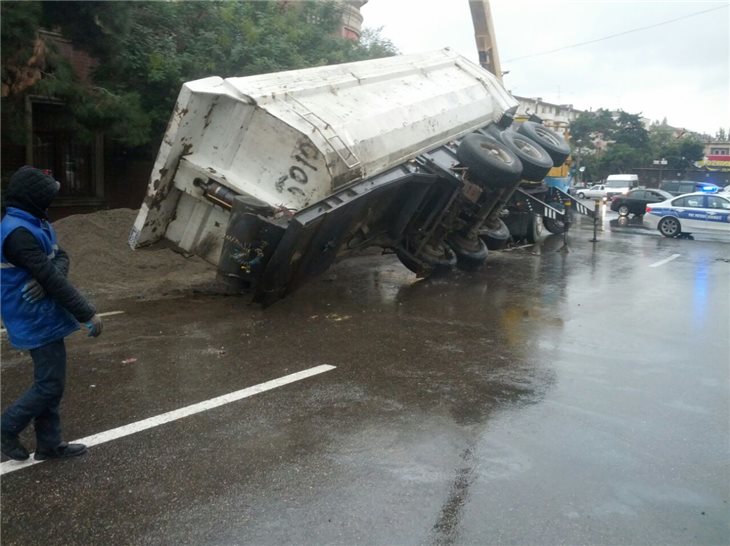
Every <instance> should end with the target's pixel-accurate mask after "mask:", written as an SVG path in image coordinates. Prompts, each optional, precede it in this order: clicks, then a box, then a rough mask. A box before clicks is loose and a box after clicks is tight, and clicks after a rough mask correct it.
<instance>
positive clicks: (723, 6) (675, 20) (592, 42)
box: [504, 4, 729, 63]
mask: <svg viewBox="0 0 730 546" xmlns="http://www.w3.org/2000/svg"><path fill="white" fill-rule="evenodd" d="M728 5H729V4H725V5H722V6H720V7H717V8H710V9H706V10H702V11H696V12H694V13H690V14H687V15H683V16H682V17H677V18H675V19H668V20H667V21H662V22H661V23H655V24H653V25H648V26H645V27H639V28H634V29H631V30H625V31H623V32H619V33H617V34H611V35H609V36H604V37H603V38H596V39H595V40H589V41H587V42H580V43H577V44H571V45H567V46H563V47H559V48H557V49H551V50H549V51H543V52H541V53H530V54H529V55H523V56H521V57H514V58H512V59H507V60H506V61H504V62H505V63H511V62H514V61H521V60H523V59H531V58H532V57H542V56H543V55H550V54H552V53H557V52H558V51H564V50H566V49H572V48H574V47H580V46H584V45H588V44H595V43H596V42H602V41H603V40H610V39H611V38H616V37H618V36H625V35H626V34H631V33H632V32H639V31H641V30H648V29H650V28H656V27H660V26H662V25H668V24H669V23H676V22H677V21H682V20H684V19H689V18H690V17H694V16H696V15H702V14H703V13H709V12H711V11H717V10H719V9H724V8H727V7H728Z"/></svg>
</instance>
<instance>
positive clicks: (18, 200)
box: [4, 166, 61, 218]
mask: <svg viewBox="0 0 730 546" xmlns="http://www.w3.org/2000/svg"><path fill="white" fill-rule="evenodd" d="M60 189H61V184H59V183H58V182H57V181H56V180H54V179H53V177H52V176H49V175H47V174H45V173H44V172H43V171H41V170H39V169H36V168H35V167H28V166H25V167H21V168H20V169H18V170H17V171H15V173H14V174H13V176H11V177H10V182H9V184H8V189H7V190H6V191H5V203H4V206H5V207H15V208H17V209H21V210H24V211H25V212H29V213H30V214H32V215H33V216H36V217H37V218H46V213H47V211H48V207H49V206H50V205H51V202H52V201H53V200H54V199H55V198H56V195H58V190H60Z"/></svg>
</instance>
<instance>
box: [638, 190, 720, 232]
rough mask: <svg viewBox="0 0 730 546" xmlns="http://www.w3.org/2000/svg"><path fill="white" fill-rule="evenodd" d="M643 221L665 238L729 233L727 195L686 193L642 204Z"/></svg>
mask: <svg viewBox="0 0 730 546" xmlns="http://www.w3.org/2000/svg"><path fill="white" fill-rule="evenodd" d="M644 224H645V225H647V226H649V227H650V228H652V229H658V230H659V233H661V234H662V235H664V236H665V237H677V236H678V235H687V234H690V233H699V232H703V233H727V234H730V196H727V195H725V194H707V193H701V192H699V193H689V194H687V195H680V196H679V197H672V198H671V199H667V200H666V201H662V202H661V203H651V204H649V205H647V206H646V213H645V214H644Z"/></svg>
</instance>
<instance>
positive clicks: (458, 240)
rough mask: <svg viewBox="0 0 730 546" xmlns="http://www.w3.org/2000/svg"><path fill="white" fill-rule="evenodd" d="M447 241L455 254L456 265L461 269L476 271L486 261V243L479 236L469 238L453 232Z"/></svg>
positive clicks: (487, 252) (487, 253)
mask: <svg viewBox="0 0 730 546" xmlns="http://www.w3.org/2000/svg"><path fill="white" fill-rule="evenodd" d="M448 243H449V246H450V247H451V249H452V250H453V251H454V254H456V267H457V268H459V269H461V270H462V271H476V270H477V269H480V268H481V267H482V266H483V265H484V263H485V262H486V261H487V256H488V255H489V251H488V250H487V245H486V244H485V243H484V241H482V240H481V239H480V238H479V237H477V238H476V240H471V239H465V238H464V237H462V236H461V235H458V234H453V235H451V236H450V237H449V238H448Z"/></svg>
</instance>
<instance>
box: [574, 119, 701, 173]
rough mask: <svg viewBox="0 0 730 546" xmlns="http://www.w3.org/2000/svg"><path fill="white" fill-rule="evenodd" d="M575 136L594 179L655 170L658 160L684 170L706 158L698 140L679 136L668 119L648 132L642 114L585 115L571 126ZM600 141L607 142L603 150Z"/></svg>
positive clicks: (584, 161) (583, 161)
mask: <svg viewBox="0 0 730 546" xmlns="http://www.w3.org/2000/svg"><path fill="white" fill-rule="evenodd" d="M571 137H572V142H573V146H575V147H576V148H578V150H577V155H579V156H580V159H581V163H582V164H583V165H584V166H585V167H586V174H587V175H588V176H589V177H590V178H592V179H599V178H605V177H606V176H607V175H609V174H612V173H625V172H630V171H631V170H634V169H636V168H641V167H651V166H653V163H652V161H653V160H654V159H662V158H663V159H666V160H667V165H666V168H667V169H669V170H677V171H681V170H684V169H687V168H689V167H690V166H691V165H692V163H693V162H694V161H697V160H699V159H702V157H703V153H704V152H703V150H704V146H703V143H702V142H701V141H700V140H699V138H698V137H696V136H694V135H690V134H679V135H678V134H676V130H675V129H673V128H671V127H669V126H668V125H667V124H666V120H665V121H664V122H663V123H662V124H659V125H655V126H652V127H651V129H650V130H648V131H647V130H646V128H645V127H644V124H643V122H642V121H641V117H640V115H638V114H628V113H626V112H618V113H617V114H615V115H613V114H611V113H610V112H608V111H606V110H598V111H596V112H586V113H583V114H581V115H580V116H579V117H578V119H577V120H576V121H575V122H574V123H573V124H572V125H571ZM599 140H600V141H603V143H604V146H602V147H601V149H598V148H597V147H596V145H595V142H594V141H596V142H597V141H599ZM578 143H579V144H578ZM574 155H576V153H575V152H574Z"/></svg>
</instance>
